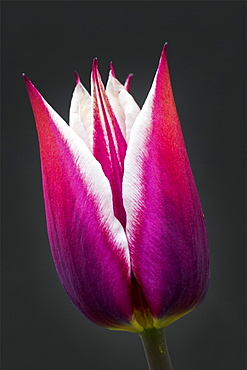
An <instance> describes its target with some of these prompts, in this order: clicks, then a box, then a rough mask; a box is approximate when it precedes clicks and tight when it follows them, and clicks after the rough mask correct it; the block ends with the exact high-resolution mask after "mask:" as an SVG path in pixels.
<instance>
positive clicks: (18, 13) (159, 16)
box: [2, 1, 245, 370]
mask: <svg viewBox="0 0 247 370" xmlns="http://www.w3.org/2000/svg"><path fill="white" fill-rule="evenodd" d="M166 41H167V42H168V58H169V65H170V72H171V77H172V84H173V89H174V94H175V99H176V103H177V108H178V112H179V115H180V119H181V123H182V128H183V132H184V135H185V140H186V144H187V149H188V153H189V157H190V160H191V165H192V168H193V172H194V175H195V179H196V182H197V186H198V190H199V193H200V197H201V201H202V205H203V209H204V213H205V217H206V222H207V227H208V234H209V241H210V248H211V285H210V289H209V292H208V295H207V297H206V299H205V301H204V302H203V304H202V305H201V306H200V307H199V308H198V309H196V310H195V311H194V312H192V313H190V314H189V315H187V316H185V317H184V318H182V319H180V320H179V321H177V322H175V323H173V324H172V325H171V326H170V327H168V328H167V330H166V333H167V341H168V345H169V349H170V354H171V358H172V362H173V365H174V370H187V369H188V370H198V369H200V370H208V369H212V370H213V369H215V370H216V369H224V370H232V369H238V370H239V369H244V312H245V311H244V251H245V245H244V206H243V205H244V187H243V184H244V171H243V169H244V128H245V125H244V113H245V100H244V91H245V78H244V73H245V60H244V59H245V3H244V2H238V1H236V2H234V1H229V2H227V1H219V2H203V1H201V2H195V1H194V2H193V1H191V2H190V1H182V2H180V1H174V2H169V1H167V2H159V1H158V2H149V1H147V2H139V1H134V2H118V1H115V2H105V1H102V2H101V1H100V2H83V1H81V2H79V1H78V2H77V1H75V2H73V1H71V2H69V1H64V2H63V1H61V2H60V1H53V2H52V1H51V2H50V1H47V2H46V1H44V2H36V1H20V2H18V1H17V2H2V138H3V143H2V175H3V176H2V184H3V185H2V191H3V196H2V204H3V208H2V209H3V222H2V224H3V226H2V230H3V243H2V257H3V258H2V260H3V268H2V270H3V273H2V276H3V279H2V281H3V294H2V297H3V339H4V341H3V370H15V369H20V370H21V369H25V370H33V369H35V370H44V369H47V370H48V369H53V370H54V369H59V370H67V369H71V370H77V369H78V370H79V369H80V370H81V369H85V370H91V369H108V370H111V369H112V370H113V369H114V370H116V369H118V370H121V369H133V370H138V369H147V365H146V361H145V358H144V354H143V350H142V347H141V342H140V339H139V338H138V336H137V335H134V334H130V333H125V332H113V331H109V330H107V329H104V328H101V327H98V326H96V325H94V324H93V323H91V322H89V321H88V320H87V319H86V318H84V317H83V316H82V315H81V314H80V313H79V312H78V311H77V310H76V309H75V308H74V306H73V305H72V303H71V302H70V301H69V299H68V298H67V296H66V294H65V293H64V291H63V289H62V287H61V285H60V282H59V280H58V277H57V275H56V271H55V268H54V266H53V261H52V258H51V254H50V250H49V244H48V240H47V233H46V225H45V215H44V207H43V196H42V187H41V176H40V164H39V151H38V142H37V137H36V130H35V124H34V119H33V116H32V111H31V108H30V104H29V100H28V97H27V94H26V90H25V86H24V83H23V80H22V77H21V73H22V72H25V73H26V74H27V76H28V77H29V78H30V79H31V80H32V81H33V83H34V84H35V85H36V86H37V88H38V89H39V90H40V92H41V93H42V94H43V95H44V97H45V98H46V99H47V100H48V102H49V103H50V104H51V105H52V106H53V107H54V108H55V109H56V110H57V111H58V112H59V113H60V114H61V116H62V117H63V118H64V119H66V120H67V118H68V109H69V103H70V98H71V94H72V91H73V88H74V75H73V72H74V70H75V69H76V70H77V71H78V72H79V73H80V76H81V80H82V82H83V83H84V84H85V86H86V87H87V88H89V76H90V69H91V62H92V59H93V58H94V57H95V56H97V57H98V59H99V68H100V72H101V74H102V78H103V80H104V81H106V79H107V74H108V68H109V67H108V66H109V62H110V61H111V60H113V62H114V64H115V69H116V73H117V76H118V78H119V79H120V81H124V79H125V77H126V76H127V74H128V73H129V72H132V73H134V77H133V82H132V90H131V92H132V94H133V95H134V97H135V98H136V100H137V102H138V103H139V104H140V105H142V104H143V101H144V99H145V97H146V94H147V92H148V90H149V88H150V85H151V82H152V79H153V76H154V73H155V71H156V68H157V63H158V59H159V56H160V52H161V49H162V46H163V44H164V42H166Z"/></svg>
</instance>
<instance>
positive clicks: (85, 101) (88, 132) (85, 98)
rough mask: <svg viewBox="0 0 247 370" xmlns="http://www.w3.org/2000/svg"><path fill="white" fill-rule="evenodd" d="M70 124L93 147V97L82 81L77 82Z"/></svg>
mask: <svg viewBox="0 0 247 370" xmlns="http://www.w3.org/2000/svg"><path fill="white" fill-rule="evenodd" d="M69 125H70V127H71V128H72V129H73V130H74V131H75V132H76V133H77V135H79V136H80V137H81V138H82V139H83V141H84V142H85V143H86V145H87V146H88V148H89V149H90V150H91V148H92V124H91V97H90V95H89V93H88V91H87V90H86V89H85V88H84V86H83V85H82V84H81V82H80V81H78V82H77V84H76V87H75V90H74V93H73V96H72V100H71V105H70V112H69Z"/></svg>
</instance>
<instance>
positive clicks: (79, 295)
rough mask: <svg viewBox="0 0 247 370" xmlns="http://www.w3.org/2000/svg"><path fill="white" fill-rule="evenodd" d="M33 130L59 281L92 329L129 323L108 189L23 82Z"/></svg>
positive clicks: (123, 263)
mask: <svg viewBox="0 0 247 370" xmlns="http://www.w3.org/2000/svg"><path fill="white" fill-rule="evenodd" d="M25 81H26V85H27V89H28V93H29V96H30V100H31V104H32V107H33V111H34V116H35V120H36V124H37V130H38V136H39V142H40V153H41V163H42V176H43V188H44V199H45V207H46V216H47V225H48V235H49V240H50V244H51V249H52V253H53V258H54V262H55V265H56V268H57V271H58V274H59V277H60V280H61V282H62V284H63V286H64V289H65V290H66V292H67V294H68V295H69V297H70V299H71V300H72V301H73V302H74V304H75V305H76V306H77V308H78V309H79V310H80V311H81V312H82V313H84V314H85V315H86V316H87V317H88V318H89V319H91V320H92V321H94V322H96V323H97V324H100V325H103V326H108V327H115V326H119V324H121V323H126V322H127V323H128V322H129V321H130V320H131V315H132V308H131V302H130V259H129V252H128V245H127V240H126V235H125V233H124V230H123V227H122V226H121V224H120V223H119V221H118V220H117V219H116V218H115V217H114V214H113V204H112V195H111V188H110V185H109V182H108V180H107V178H106V177H105V175H104V173H103V171H102V168H101V166H100V164H99V163H98V162H97V160H96V159H95V158H94V157H93V155H92V153H91V152H90V150H89V149H88V147H87V146H86V144H85V142H84V141H83V140H82V139H81V138H80V137H79V136H78V135H77V134H76V133H75V132H74V131H73V130H72V129H71V128H70V127H69V126H68V125H67V124H66V123H65V122H64V121H63V120H62V118H61V117H60V116H59V115H58V114H57V113H56V112H55V111H54V110H53V109H52V108H51V107H50V106H49V105H48V104H47V102H46V101H45V100H44V99H43V98H42V96H41V95H40V94H39V92H38V91H37V90H36V89H35V87H34V86H33V85H32V83H31V82H30V81H29V80H28V79H27V78H26V77H25Z"/></svg>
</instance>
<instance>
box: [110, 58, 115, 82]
mask: <svg viewBox="0 0 247 370" xmlns="http://www.w3.org/2000/svg"><path fill="white" fill-rule="evenodd" d="M110 73H111V74H112V77H115V78H116V73H115V69H114V66H113V62H110Z"/></svg>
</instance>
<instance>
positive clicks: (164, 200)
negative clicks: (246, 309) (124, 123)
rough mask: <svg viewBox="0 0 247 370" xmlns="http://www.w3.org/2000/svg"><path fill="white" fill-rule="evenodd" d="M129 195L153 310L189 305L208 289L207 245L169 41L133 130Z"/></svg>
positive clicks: (130, 225) (141, 273)
mask: <svg viewBox="0 0 247 370" xmlns="http://www.w3.org/2000/svg"><path fill="white" fill-rule="evenodd" d="M123 194H124V205H125V209H126V213H127V226H126V233H127V238H128V242H129V248H130V253H131V264H132V269H133V273H134V275H135V278H136V280H137V282H138V284H139V286H140V288H141V290H142V292H143V294H144V297H145V299H146V301H147V303H148V306H149V308H150V310H151V313H152V314H153V315H154V317H156V318H165V317H169V316H173V315H174V316H176V315H178V316H179V315H182V314H184V313H185V312H187V311H190V310H191V309H192V308H193V307H194V306H195V305H197V304H198V303H199V302H200V301H201V299H202V297H203V296H204V295H205V292H206V290H207V286H208V276H209V251H208V243H207V236H206V231H205V224H204V217H203V213H202V209H201V205H200V201H199V197H198V194H197V190H196V186H195V182H194V179H193V175H192V171H191V168H190V164H189V160H188V157H187V153H186V149H185V145H184V140H183V136H182V132H181V128H180V123H179V118H178V115H177V111H176V107H175V103H174V98H173V93H172V88H171V83H170V77H169V71H168V64H167V58H166V51H165V48H164V50H163V53H162V56H161V59H160V63H159V67H158V71H157V73H156V76H155V79H154V82H153V85H152V88H151V91H150V92H149V95H148V97H147V99H146V101H145V104H144V106H143V108H142V110H141V112H140V114H139V115H138V117H137V118H136V121H135V123H134V126H133V128H132V131H131V135H130V140H129V145H128V149H127V152H126V159H125V174H124V179H123Z"/></svg>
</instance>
